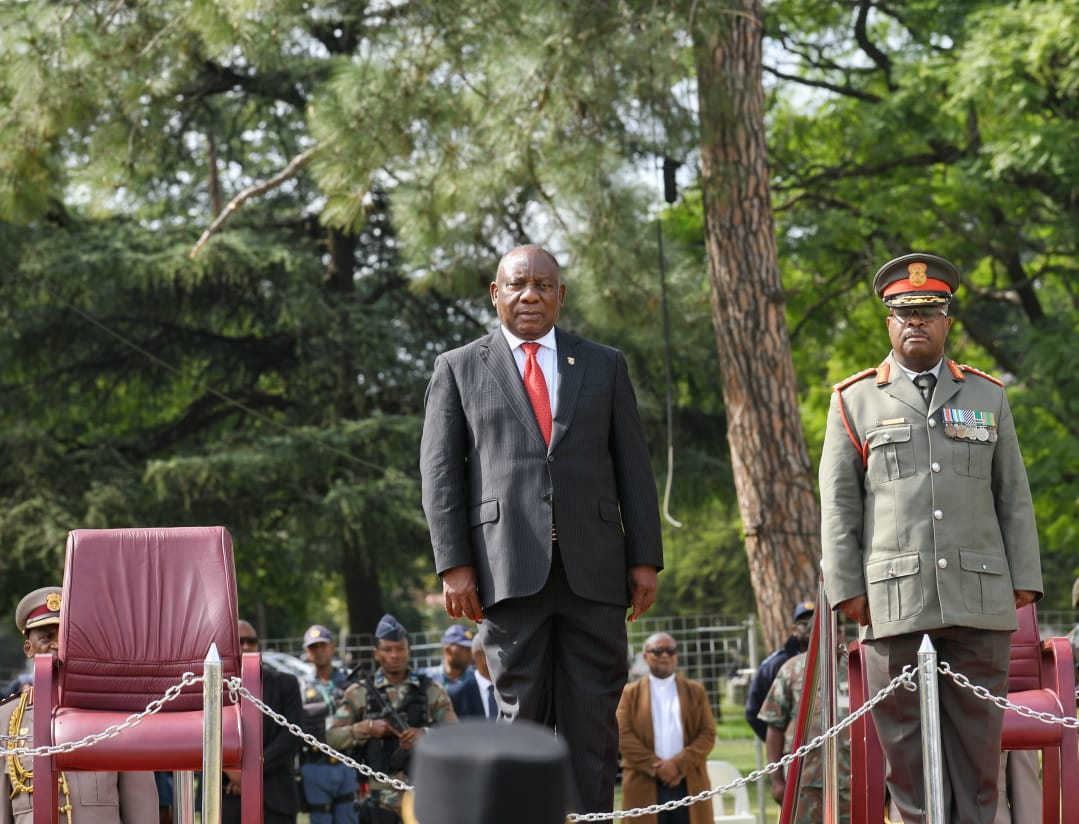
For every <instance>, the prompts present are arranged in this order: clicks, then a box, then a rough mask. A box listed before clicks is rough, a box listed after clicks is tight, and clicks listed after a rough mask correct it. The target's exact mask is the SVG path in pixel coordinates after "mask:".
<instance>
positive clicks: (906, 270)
mask: <svg viewBox="0 0 1079 824" xmlns="http://www.w3.org/2000/svg"><path fill="white" fill-rule="evenodd" d="M958 288H959V270H958V269H957V268H956V266H955V264H954V263H952V262H951V261H947V260H945V259H944V258H942V257H938V256H937V255H930V254H927V253H925V252H915V253H913V254H909V255H902V256H901V257H897V258H895V259H894V260H889V261H888V262H887V263H885V264H884V265H883V266H881V267H880V269H878V270H877V274H876V275H875V276H874V277H873V291H875V292H876V293H877V296H878V297H879V298H880V299H881V300H883V301H884V305H885V306H889V307H892V306H946V305H948V304H949V303H950V302H951V300H952V295H953V294H955V290H956V289H958Z"/></svg>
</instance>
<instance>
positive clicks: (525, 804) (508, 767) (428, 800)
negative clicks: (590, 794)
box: [405, 718, 569, 824]
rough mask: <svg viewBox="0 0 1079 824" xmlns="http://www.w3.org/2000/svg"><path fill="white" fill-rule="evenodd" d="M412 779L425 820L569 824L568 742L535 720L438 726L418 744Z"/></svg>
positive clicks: (427, 823) (418, 814)
mask: <svg viewBox="0 0 1079 824" xmlns="http://www.w3.org/2000/svg"><path fill="white" fill-rule="evenodd" d="M412 778H413V784H414V785H415V788H416V789H415V798H414V799H413V801H414V804H413V812H414V814H415V818H414V819H413V820H414V821H415V822H418V824H502V822H505V821H512V822H514V824H563V822H564V821H565V820H566V813H568V812H569V789H568V788H569V753H568V750H567V749H566V745H565V742H564V741H563V740H562V739H560V738H556V737H555V736H554V734H553V733H552V732H551V731H550V730H549V729H547V728H546V727H541V726H539V725H538V724H533V723H531V722H529V721H522V720H518V721H515V722H514V723H512V724H492V723H490V722H489V721H487V720H486V719H481V718H465V719H462V720H461V722H460V723H459V724H447V725H446V726H444V727H434V728H433V729H431V731H430V732H429V733H428V734H427V735H425V736H423V737H421V738H420V739H419V741H418V742H417V743H416V752H415V754H414V755H413V758H412ZM462 799H465V800H462ZM405 820H406V821H408V820H409V819H408V818H406V819H405ZM410 824H411V823H410Z"/></svg>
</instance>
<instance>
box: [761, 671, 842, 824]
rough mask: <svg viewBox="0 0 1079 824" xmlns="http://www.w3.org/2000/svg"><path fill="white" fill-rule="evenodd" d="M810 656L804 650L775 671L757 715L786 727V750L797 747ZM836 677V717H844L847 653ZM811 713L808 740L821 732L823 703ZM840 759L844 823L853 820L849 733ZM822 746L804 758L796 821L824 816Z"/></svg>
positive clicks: (813, 822)
mask: <svg viewBox="0 0 1079 824" xmlns="http://www.w3.org/2000/svg"><path fill="white" fill-rule="evenodd" d="M808 660H809V656H808V655H806V653H804V652H801V653H799V654H798V655H795V656H794V657H793V658H789V659H788V660H786V661H784V662H783V666H782V667H780V668H779V672H778V673H776V677H775V680H774V681H772V686H771V687H770V688H769V690H768V695H767V696H766V697H765V699H764V703H763V704H761V708H760V711H759V712H758V713H757V717H758V718H759V719H760V720H761V721H763V722H764V723H766V724H768V725H769V726H772V727H778V728H779V729H781V730H783V731H784V732H785V735H786V740H785V742H784V745H783V752H784V754H786V753H790V752H793V750H794V733H795V728H796V727H797V724H796V723H795V722H796V721H797V720H798V707H799V705H800V704H801V702H802V685H803V683H804V682H805V671H806V662H807V661H808ZM836 677H837V679H838V681H839V694H840V699H839V704H838V707H837V710H838V712H837V713H836V720H837V721H842V720H843V719H844V718H846V717H847V715H849V709H850V693H849V691H848V689H847V656H846V655H842V656H840V657H839V658H838V660H837V662H836ZM815 709H816V711H815V712H814V713H813V714H812V715H811V716H810V719H809V728H808V730H807V731H806V734H805V736H804V737H803V739H802V743H803V744H805V743H807V742H809V741H812V740H813V739H814V738H816V737H817V736H818V735H820V734H821V732H822V730H821V721H820V704H819V703H817V704H816V707H815ZM837 750H838V756H839V763H838V765H837V774H838V776H839V820H840V822H841V824H848V822H850V782H849V781H848V780H847V779H848V778H849V776H850V740H849V738H847V737H846V736H841V737H840V738H839V746H838V747H837ZM821 752H822V750H821V749H816V750H813V752H811V753H809V754H808V755H806V757H805V758H803V759H802V766H801V770H800V772H799V778H798V803H797V805H796V806H795V811H794V824H818V822H821V821H823V820H824V789H823V788H824V768H823V764H822V761H821Z"/></svg>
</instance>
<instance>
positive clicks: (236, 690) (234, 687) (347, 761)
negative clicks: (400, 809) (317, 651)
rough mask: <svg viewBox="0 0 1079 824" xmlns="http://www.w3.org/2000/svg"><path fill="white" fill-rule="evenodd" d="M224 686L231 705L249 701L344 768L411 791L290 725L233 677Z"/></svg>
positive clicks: (404, 790)
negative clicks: (243, 700) (231, 702)
mask: <svg viewBox="0 0 1079 824" xmlns="http://www.w3.org/2000/svg"><path fill="white" fill-rule="evenodd" d="M225 684H226V686H227V687H228V688H229V698H230V699H231V700H232V701H233V703H235V702H236V701H239V700H240V697H241V696H242V697H243V698H244V699H245V700H247V701H250V702H251V703H252V704H254V705H255V706H256V707H258V710H259V712H261V713H262V714H263V715H265V716H266V717H268V718H272V719H273V720H274V722H276V723H277V724H278V725H279V726H281V727H284V728H285V729H286V730H288V731H289V732H290V733H292V734H293V735H294V736H296V737H297V738H299V739H300V740H301V741H303V742H304V743H305V744H307V745H309V746H311V747H312V748H314V749H316V750H318V751H319V752H321V753H324V754H326V755H328V756H330V757H331V758H336V759H337V760H338V761H340V762H341V763H342V764H344V765H345V766H348V767H352V769H354V770H358V771H359V772H360V773H362V774H363V775H366V776H369V777H371V778H373V779H375V780H376V781H380V782H382V783H383V784H389V785H390V786H391V787H393V788H394V789H395V790H401V791H402V792H406V791H408V790H411V789H412V786H411V785H410V784H408V783H406V782H404V781H402V780H400V779H399V778H393V777H392V776H389V775H386V773H381V772H378V771H377V770H373V769H371V768H370V767H368V766H367V765H366V764H361V763H360V762H359V761H356V760H355V759H353V758H350V757H349V756H347V755H345V754H344V753H339V752H338V751H337V750H335V749H334V748H333V747H331V746H330V745H329V744H326V743H324V742H322V741H319V740H318V739H317V738H315V736H313V735H311V734H310V733H306V732H304V731H303V730H302V729H301V728H300V727H299V726H297V725H296V724H292V723H290V722H289V720H288V719H287V718H285V716H283V715H281V714H280V713H278V712H276V711H275V710H274V709H273V708H272V707H270V706H269V705H268V704H266V703H264V702H263V701H260V700H259V699H258V698H256V697H255V696H253V695H252V694H251V691H250V690H248V689H247V687H244V686H242V682H241V681H240V679H239V678H238V677H236V676H233V677H232V678H230V679H229V680H228V681H226V682H225Z"/></svg>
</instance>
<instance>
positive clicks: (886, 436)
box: [884, 432, 892, 441]
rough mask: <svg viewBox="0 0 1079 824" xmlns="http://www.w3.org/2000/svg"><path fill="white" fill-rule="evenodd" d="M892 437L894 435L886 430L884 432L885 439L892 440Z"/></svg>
mask: <svg viewBox="0 0 1079 824" xmlns="http://www.w3.org/2000/svg"><path fill="white" fill-rule="evenodd" d="M891 439H892V436H891V435H889V434H888V433H887V432H885V433H884V440H886V441H890V440H891Z"/></svg>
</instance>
